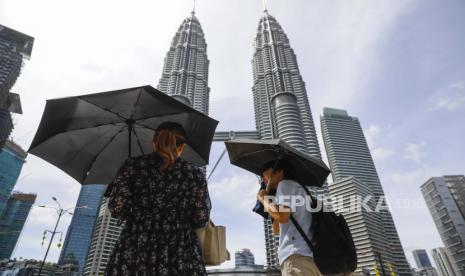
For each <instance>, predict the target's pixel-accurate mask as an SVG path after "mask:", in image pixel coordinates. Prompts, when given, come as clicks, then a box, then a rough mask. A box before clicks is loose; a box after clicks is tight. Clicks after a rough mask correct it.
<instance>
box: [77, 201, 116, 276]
mask: <svg viewBox="0 0 465 276" xmlns="http://www.w3.org/2000/svg"><path fill="white" fill-rule="evenodd" d="M122 228H123V227H122V225H121V223H120V221H119V220H118V219H116V218H113V217H112V216H111V213H110V210H109V209H108V200H107V198H105V197H104V198H103V199H102V204H101V206H100V210H99V213H98V217H97V221H96V222H95V227H94V232H93V234H92V240H91V242H90V246H89V251H88V255H87V259H86V265H85V267H84V275H92V276H94V275H95V276H96V275H103V273H104V272H105V269H106V267H107V264H108V261H109V259H110V256H111V253H112V252H113V248H114V246H115V244H116V242H117V241H118V239H119V235H120V234H121V230H122Z"/></svg>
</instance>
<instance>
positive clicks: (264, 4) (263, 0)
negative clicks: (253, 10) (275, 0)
mask: <svg viewBox="0 0 465 276" xmlns="http://www.w3.org/2000/svg"><path fill="white" fill-rule="evenodd" d="M262 5H263V11H264V12H267V9H266V0H262Z"/></svg>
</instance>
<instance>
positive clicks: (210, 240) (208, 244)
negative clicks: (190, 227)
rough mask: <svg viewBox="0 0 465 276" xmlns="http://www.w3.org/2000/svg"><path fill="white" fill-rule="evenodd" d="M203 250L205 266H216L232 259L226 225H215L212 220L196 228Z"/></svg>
mask: <svg viewBox="0 0 465 276" xmlns="http://www.w3.org/2000/svg"><path fill="white" fill-rule="evenodd" d="M195 231H196V233H197V237H198V239H199V242H200V248H201V250H202V258H203V262H204V264H205V266H215V265H220V264H222V263H224V262H225V261H228V260H230V259H231V256H230V254H229V252H228V250H227V249H226V227H224V226H215V225H214V224H213V222H212V221H211V220H210V221H209V222H208V225H207V226H205V227H202V228H199V229H197V230H195Z"/></svg>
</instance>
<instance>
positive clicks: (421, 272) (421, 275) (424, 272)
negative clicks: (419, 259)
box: [414, 267, 438, 276]
mask: <svg viewBox="0 0 465 276" xmlns="http://www.w3.org/2000/svg"><path fill="white" fill-rule="evenodd" d="M414 271H415V276H438V271H437V270H436V268H434V267H423V268H416V269H414Z"/></svg>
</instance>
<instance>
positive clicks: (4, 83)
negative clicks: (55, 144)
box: [0, 25, 34, 148]
mask: <svg viewBox="0 0 465 276" xmlns="http://www.w3.org/2000/svg"><path fill="white" fill-rule="evenodd" d="M33 43H34V38H32V37H30V36H28V35H26V34H23V33H20V32H18V31H15V30H13V29H10V28H8V27H5V26H3V25H0V148H1V147H2V146H3V144H4V143H5V141H6V139H7V138H8V136H9V135H10V133H11V130H12V129H13V122H12V119H11V114H10V112H14V113H22V111H21V105H20V101H19V95H18V94H16V93H11V92H10V90H11V88H12V87H13V85H14V84H15V82H16V80H17V78H18V76H19V74H20V72H21V66H22V64H23V59H29V57H30V56H31V52H32V45H33Z"/></svg>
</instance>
